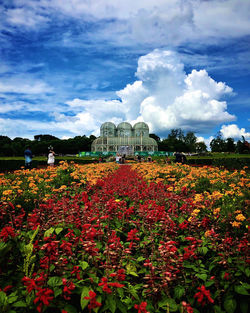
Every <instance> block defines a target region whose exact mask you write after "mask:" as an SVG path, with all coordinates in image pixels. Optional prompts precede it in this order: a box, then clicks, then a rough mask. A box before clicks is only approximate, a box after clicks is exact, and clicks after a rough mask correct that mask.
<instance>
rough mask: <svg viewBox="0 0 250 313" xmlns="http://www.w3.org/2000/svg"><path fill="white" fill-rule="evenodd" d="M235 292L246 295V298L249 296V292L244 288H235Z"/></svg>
mask: <svg viewBox="0 0 250 313" xmlns="http://www.w3.org/2000/svg"><path fill="white" fill-rule="evenodd" d="M234 290H235V291H236V292H237V293H239V294H240V295H245V296H248V295H249V293H248V292H247V290H246V289H245V288H244V287H243V286H235V287H234Z"/></svg>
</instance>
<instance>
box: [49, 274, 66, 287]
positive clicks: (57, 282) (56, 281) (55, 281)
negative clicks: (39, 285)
mask: <svg viewBox="0 0 250 313" xmlns="http://www.w3.org/2000/svg"><path fill="white" fill-rule="evenodd" d="M62 284H63V282H62V278H61V277H57V276H54V277H50V279H49V280H48V285H49V286H50V287H56V286H61V285H62Z"/></svg>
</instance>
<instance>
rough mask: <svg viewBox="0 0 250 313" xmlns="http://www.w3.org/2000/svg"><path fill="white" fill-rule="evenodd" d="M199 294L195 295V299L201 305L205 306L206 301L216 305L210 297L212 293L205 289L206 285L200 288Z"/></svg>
mask: <svg viewBox="0 0 250 313" xmlns="http://www.w3.org/2000/svg"><path fill="white" fill-rule="evenodd" d="M198 290H200V291H199V292H197V293H196V294H195V295H194V298H197V301H198V303H199V304H201V305H202V306H204V305H205V304H206V300H208V302H210V303H214V300H213V299H212V298H211V296H210V291H209V290H207V289H206V288H205V286H204V285H202V286H201V287H198Z"/></svg>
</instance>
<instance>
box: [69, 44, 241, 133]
mask: <svg viewBox="0 0 250 313" xmlns="http://www.w3.org/2000/svg"><path fill="white" fill-rule="evenodd" d="M136 76H137V78H139V79H140V80H137V81H135V82H134V83H132V84H128V85H127V86H126V87H125V88H124V89H122V90H120V91H117V92H116V94H117V96H118V97H119V98H120V100H101V99H99V100H81V99H78V98H76V99H74V100H72V101H68V102H67V104H68V105H69V106H70V108H71V109H72V110H75V112H77V114H76V116H75V117H74V119H75V121H77V123H79V125H82V127H83V126H84V125H85V120H86V116H88V118H89V121H90V122H89V123H86V129H88V130H90V129H91V127H93V131H95V132H96V128H95V127H99V126H100V124H101V123H103V122H104V121H107V120H110V121H113V122H114V121H122V120H127V121H130V122H132V121H133V122H137V121H144V122H146V123H148V124H149V126H150V131H151V132H156V133H158V134H164V133H165V134H166V133H167V132H168V131H169V130H170V129H172V128H179V127H180V128H182V129H183V130H192V131H194V132H204V133H205V132H208V131H211V130H212V129H213V128H214V127H215V126H217V125H219V124H221V123H225V122H230V121H233V120H234V119H235V116H234V115H231V114H230V113H229V112H227V103H226V100H225V99H224V98H225V97H226V96H228V95H231V94H233V90H232V88H230V87H229V86H227V85H226V84H225V83H224V82H216V81H215V80H213V79H212V78H211V77H210V76H209V75H208V73H207V72H206V71H205V70H200V71H197V70H193V71H192V72H191V73H190V74H187V73H186V72H185V71H184V64H182V63H181V62H180V60H179V57H178V55H177V54H176V53H175V52H173V51H164V50H157V49H156V50H154V51H153V52H151V53H149V54H147V55H145V56H142V57H140V58H139V60H138V67H137V71H136ZM81 112H82V113H81ZM65 125H68V126H70V129H71V130H72V129H74V131H75V130H76V128H75V127H74V126H73V125H72V124H65Z"/></svg>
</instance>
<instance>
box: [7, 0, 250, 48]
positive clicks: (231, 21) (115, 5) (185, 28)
mask: <svg viewBox="0 0 250 313" xmlns="http://www.w3.org/2000/svg"><path fill="white" fill-rule="evenodd" d="M14 4H15V5H16V7H14V8H11V9H8V10H5V11H3V13H2V14H3V15H5V19H6V20H7V22H8V23H9V24H10V25H14V26H16V25H20V26H25V27H30V28H33V29H34V28H35V27H40V26H41V25H45V26H49V25H50V23H49V22H48V21H52V20H54V19H55V18H57V19H59V20H62V19H63V20H65V19H67V18H69V19H72V18H73V19H75V20H77V21H78V22H81V21H87V22H98V23H99V25H100V23H102V27H101V28H97V29H96V30H95V31H94V30H93V32H91V34H89V36H92V38H93V37H95V38H96V39H97V38H99V39H106V40H110V42H111V41H112V42H113V43H114V42H115V43H116V44H119V45H124V44H125V42H126V44H128V45H130V44H132V45H134V44H135V43H136V44H138V43H146V44H148V43H155V44H156V45H157V46H159V45H161V46H162V45H173V46H176V45H178V44H181V43H182V44H183V43H186V42H195V41H199V43H203V44H205V43H208V41H209V42H212V43H214V42H215V43H216V42H218V41H220V40H222V39H223V40H225V38H228V39H229V38H240V37H242V36H246V35H249V33H250V10H249V7H250V4H249V1H248V0H237V1H235V0H227V1H224V0H210V1H200V0H188V1H183V0H168V1H166V0H158V1H155V0H137V1H134V0H127V1H117V0H90V1H82V0H71V1H61V0H40V1H39V2H38V1H35V2H34V1H33V0H14ZM3 20H4V18H3ZM105 21H108V22H107V23H105ZM85 35H87V34H86V33H85ZM68 40H70V38H68Z"/></svg>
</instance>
